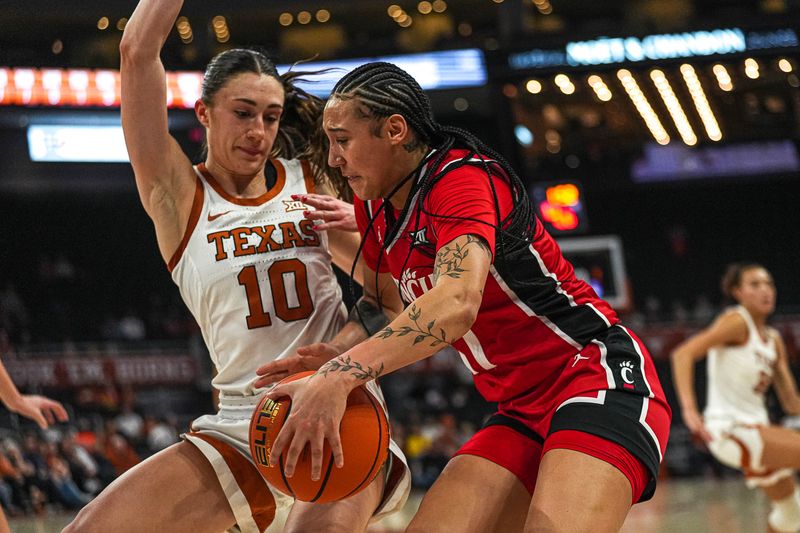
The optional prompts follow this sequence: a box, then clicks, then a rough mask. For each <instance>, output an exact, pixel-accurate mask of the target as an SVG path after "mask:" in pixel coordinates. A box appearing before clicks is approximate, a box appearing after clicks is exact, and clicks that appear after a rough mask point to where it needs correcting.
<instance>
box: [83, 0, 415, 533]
mask: <svg viewBox="0 0 800 533" xmlns="http://www.w3.org/2000/svg"><path fill="white" fill-rule="evenodd" d="M182 3H183V2H182V1H180V0H143V1H141V2H140V3H139V5H138V6H137V8H136V10H135V11H134V14H133V16H132V17H131V19H130V21H129V22H128V24H127V26H126V29H125V33H124V36H123V40H122V43H121V45H120V52H121V77H122V124H123V129H124V132H125V138H126V142H127V145H128V151H129V154H130V159H131V164H132V166H133V169H134V173H135V176H136V183H137V187H138V189H139V194H140V197H141V200H142V204H143V206H144V208H145V211H146V212H147V213H148V215H149V216H150V217H151V218H152V220H153V223H154V225H155V229H156V236H157V240H158V246H159V249H160V251H161V255H162V257H163V258H164V260H165V262H167V265H168V268H169V269H170V271H171V272H172V277H173V279H174V281H175V282H176V284H177V285H178V286H179V288H180V291H181V295H182V296H183V298H184V300H185V301H186V304H187V306H188V307H189V309H190V310H191V311H192V313H193V314H194V316H195V318H196V319H197V321H198V323H199V325H200V327H201V330H202V334H203V337H204V339H205V341H206V344H207V346H208V349H209V352H210V355H211V357H212V359H213V361H214V364H215V366H216V369H217V375H216V377H215V378H214V381H213V384H214V386H215V388H216V389H217V390H219V392H220V409H219V412H218V413H217V414H214V415H207V416H203V417H201V418H199V419H197V420H195V422H194V423H193V424H192V429H191V431H190V432H189V433H188V434H187V435H186V436H185V440H184V441H182V442H180V443H178V444H176V445H174V446H171V447H170V448H168V449H166V450H164V451H162V452H160V453H158V454H156V455H155V456H153V457H151V458H149V459H148V460H146V461H144V462H143V463H141V464H140V465H138V466H137V467H135V468H133V469H132V470H130V471H128V472H126V473H125V474H124V475H123V476H121V477H120V478H119V479H118V480H117V481H115V482H114V483H113V484H112V485H110V486H109V487H108V488H107V489H106V490H105V491H103V493H101V494H100V495H99V496H98V497H97V498H96V499H95V500H94V501H93V502H92V503H90V504H89V505H88V506H87V507H86V508H84V509H83V510H82V511H81V512H80V514H79V515H78V517H77V518H76V519H75V521H74V522H73V523H72V524H71V525H70V526H69V527H68V530H69V531H81V532H86V531H102V532H107V531H115V532H121V531H160V530H162V529H164V528H166V529H168V530H169V531H172V532H174V531H192V532H199V531H209V532H213V533H218V532H220V531H223V530H225V529H229V528H232V527H233V526H234V525H238V528H239V530H241V531H246V532H255V531H263V530H264V529H266V527H267V526H268V525H269V524H270V522H271V521H272V519H273V517H274V514H275V510H276V507H278V506H281V505H283V504H288V503H291V500H290V499H289V498H288V497H285V496H283V495H282V494H280V493H277V492H276V491H272V490H271V489H270V488H269V487H268V486H267V484H266V482H265V481H264V480H263V478H262V477H261V476H260V474H259V473H258V471H257V470H256V468H255V466H254V465H253V463H252V461H251V459H250V454H249V451H248V436H247V431H248V425H249V421H250V416H251V413H252V410H253V408H254V407H255V405H256V403H257V400H258V396H257V392H258V391H257V390H256V389H255V387H254V385H253V382H254V381H255V379H256V373H255V370H256V368H257V367H258V366H259V365H260V364H263V363H265V362H267V361H270V360H273V359H276V358H285V357H288V358H289V360H290V361H296V360H297V357H294V354H295V351H296V350H297V349H298V348H299V347H301V346H303V345H309V344H311V345H314V346H319V345H320V344H324V342H325V341H327V340H330V339H331V337H333V335H334V334H335V333H336V332H337V331H339V329H341V328H342V326H343V325H345V320H346V317H345V310H344V307H343V305H342V303H341V293H340V290H339V287H338V285H337V283H336V279H335V276H334V274H333V272H332V271H331V267H330V259H331V256H330V254H329V252H328V236H327V235H325V234H324V233H318V232H316V231H315V230H314V229H313V224H312V223H310V222H309V221H303V220H302V215H303V211H304V210H305V209H307V208H306V207H305V206H304V205H302V203H301V202H299V201H297V200H296V199H294V198H292V195H297V194H305V193H309V192H313V184H314V178H313V176H312V173H311V166H310V164H309V163H307V162H300V161H299V160H297V159H294V158H295V157H296V156H297V155H299V154H298V148H297V147H303V146H305V144H306V142H305V140H306V139H308V138H309V136H310V135H311V134H312V133H313V131H314V128H315V126H316V119H317V117H318V116H319V113H321V102H320V101H319V100H316V99H314V98H312V97H310V96H309V95H307V94H305V93H303V92H302V91H300V90H298V89H296V88H295V87H294V85H293V84H292V79H294V77H295V76H294V75H288V76H284V77H281V76H279V75H278V73H277V71H276V70H275V67H274V65H273V64H272V63H271V62H270V61H269V60H268V59H267V58H266V57H265V56H263V55H262V54H259V53H257V52H254V51H252V50H229V51H227V52H223V53H222V54H220V55H218V56H217V57H215V58H214V59H213V60H212V62H211V63H210V64H209V66H208V68H207V70H206V74H205V77H204V81H203V94H202V97H201V100H200V101H198V102H197V104H196V106H195V110H196V114H197V116H198V119H199V120H200V122H201V123H202V124H203V126H204V127H205V128H206V135H207V142H208V153H207V157H206V160H205V162H204V163H202V164H200V165H197V167H193V166H192V164H191V163H190V161H189V159H188V158H187V157H186V156H185V155H184V153H183V152H182V150H181V149H180V147H179V146H178V144H177V142H176V141H175V140H174V139H173V138H172V137H171V136H170V134H169V132H168V128H167V111H166V105H165V102H166V89H165V72H164V67H163V65H162V63H161V61H160V58H159V53H160V50H161V47H162V46H163V43H164V41H165V39H166V38H167V36H168V34H169V32H170V30H171V28H172V25H173V23H174V21H175V19H176V18H177V16H178V13H179V11H180V8H181V6H182ZM279 126H280V129H279ZM270 155H271V156H272V159H268V157H270ZM279 156H280V157H285V158H279ZM321 157H324V154H322V155H321ZM330 238H331V240H334V234H333V233H332V234H331V236H330ZM336 238H338V239H339V240H340V242H338V243H337V244H338V247H337V249H339V250H344V252H342V253H346V251H347V249H348V244H349V242H352V239H355V238H357V236H355V235H348V234H346V233H341V232H339V233H336ZM348 239H349V241H348ZM331 244H332V245H333V244H334V243H333V242H332V243H331ZM351 257H352V255H350V258H347V259H344V260H343V264H344V263H346V264H347V265H348V266H349V263H350V260H351ZM340 259H342V257H340ZM359 328H360V326H357V325H356V324H355V323H351V324H348V326H347V328H346V330H345V331H350V332H352V335H353V337H354V339H353V342H356V341H357V340H360V338H363V337H364V336H365V334H364V333H363V332H360V331H359ZM339 338H340V339H341V338H342V337H341V336H340V337H339ZM344 342H345V343H346V342H347V339H344ZM327 347H328V348H329V349H334V348H335V347H331V346H330V345H328V346H327ZM346 347H347V346H344V348H346ZM344 348H342V349H344ZM376 390H377V389H376ZM377 393H378V394H380V393H379V391H377ZM393 450H394V451H395V453H396V454H398V456H399V457H400V458H401V459H402V454H401V453H400V452H399V450H398V449H397V447H396V446H394V447H393ZM393 465H394V467H395V468H394V469H393V470H392V472H390V473H389V474H390V475H389V476H388V477H389V478H391V481H392V482H393V483H391V484H388V485H387V484H386V478H387V472H386V469H384V471H382V472H381V474H380V475H379V476H378V477H377V478H376V480H375V481H373V483H372V484H371V485H370V486H369V487H367V488H366V489H365V490H363V491H362V492H360V493H359V494H357V495H355V496H353V497H351V498H348V499H347V500H343V501H340V502H334V503H331V504H326V505H317V504H310V503H304V502H297V503H296V504H294V506H293V507H292V510H291V512H290V513H289V516H288V519H287V525H286V530H292V531H326V532H330V531H347V532H352V531H363V530H364V529H365V528H366V526H367V523H368V521H369V520H370V519H371V518H372V517H373V516H378V515H380V514H383V513H387V512H390V511H392V510H394V509H395V508H397V507H399V506H401V505H402V504H403V503H404V501H405V497H406V495H407V492H408V488H409V476H408V471H407V467H405V464H404V462H403V461H394V462H393Z"/></svg>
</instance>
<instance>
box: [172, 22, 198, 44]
mask: <svg viewBox="0 0 800 533" xmlns="http://www.w3.org/2000/svg"><path fill="white" fill-rule="evenodd" d="M175 28H177V30H178V35H180V37H181V41H183V44H189V43H191V42H192V39H194V35H193V34H192V25H191V24H189V19H188V18H186V17H178V20H176V21H175Z"/></svg>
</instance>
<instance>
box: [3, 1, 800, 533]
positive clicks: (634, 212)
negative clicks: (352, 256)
mask: <svg viewBox="0 0 800 533" xmlns="http://www.w3.org/2000/svg"><path fill="white" fill-rule="evenodd" d="M134 7H135V2H133V1H127V0H125V1H123V0H105V1H103V2H99V1H96V0H86V1H81V2H55V3H54V2H51V1H48V2H45V1H43V0H28V1H24V2H23V1H0V147H2V156H0V221H2V223H1V224H2V232H0V356H2V362H3V364H4V365H5V366H6V368H7V369H8V371H9V373H10V375H11V376H12V378H13V379H14V381H15V382H16V384H17V385H18V387H19V388H20V389H21V390H22V391H23V392H28V393H37V394H44V395H47V396H50V397H53V398H55V399H58V400H59V401H61V402H63V403H64V405H65V406H66V407H67V408H68V411H69V414H70V421H69V423H65V424H57V425H55V426H53V427H52V428H50V429H48V430H46V431H40V430H39V429H38V428H37V427H36V426H35V425H34V424H33V423H32V422H30V421H28V420H27V419H22V418H20V417H18V416H17V415H15V414H13V413H11V412H9V411H7V410H5V409H2V408H0V476H1V479H0V504H2V506H3V508H4V509H5V511H6V515H7V516H8V517H9V521H10V524H11V527H12V530H14V531H19V532H29V531H30V532H34V531H36V532H40V531H45V532H49V531H60V530H61V528H62V527H63V526H64V525H66V524H67V523H68V522H69V521H70V520H71V518H72V517H73V516H74V515H75V513H76V512H77V511H78V510H79V509H80V508H81V507H82V506H83V505H85V504H86V503H87V502H88V501H90V500H91V499H92V498H93V497H94V496H95V495H96V494H97V493H98V492H99V491H101V490H102V489H103V487H105V486H106V485H107V484H109V483H110V482H111V481H113V479H115V478H116V477H117V476H119V475H120V474H122V473H123V472H125V471H126V470H127V469H129V468H131V467H132V466H133V465H135V464H136V463H138V462H139V461H141V460H143V459H144V458H146V457H148V456H149V455H151V454H153V453H155V452H156V451H158V450H160V449H163V448H164V447H166V446H169V445H170V444H172V443H174V442H177V440H178V438H179V437H178V435H179V434H180V433H182V432H184V431H186V430H187V429H188V424H189V422H190V421H191V420H192V419H194V418H196V417H197V416H199V415H200V414H203V413H207V412H212V410H213V409H214V403H213V401H214V400H213V397H212V390H211V386H210V380H211V375H212V368H211V363H210V360H209V359H208V355H207V354H206V353H205V351H204V350H205V348H204V343H203V341H202V338H201V337H200V334H199V330H198V328H197V326H196V324H195V322H194V320H193V318H192V317H191V315H190V314H189V313H188V311H187V310H186V308H185V307H184V305H183V302H182V301H181V299H180V295H179V293H178V290H177V288H176V287H175V286H174V284H173V283H172V281H171V279H170V276H169V274H168V272H167V270H166V268H165V265H164V264H163V262H162V260H161V258H160V256H159V254H158V249H157V246H156V241H155V235H154V231H153V226H152V224H151V222H150V220H149V219H148V218H147V216H146V214H145V212H144V210H143V209H142V207H141V204H140V201H139V197H138V195H137V192H136V188H135V184H134V179H133V173H132V170H131V167H130V165H129V163H128V162H127V152H126V150H125V146H124V142H123V138H122V132H121V127H120V119H119V72H118V69H119V48H118V47H119V41H120V38H121V35H122V31H121V30H122V29H123V28H124V26H125V24H126V21H127V17H129V16H130V14H131V12H132V11H133V9H134ZM798 32H800V1H798V0H642V1H634V0H629V1H624V0H607V1H603V2H588V1H585V0H533V1H531V0H448V1H445V0H435V1H433V2H428V1H422V2H417V1H407V0H404V1H399V0H396V1H395V3H392V2H390V1H388V0H386V1H384V0H337V1H332V0H273V1H270V2H255V1H250V0H236V1H230V2H209V1H202V2H201V1H187V2H186V3H185V5H184V8H183V11H182V18H181V19H179V20H178V22H177V24H176V26H175V28H174V31H173V32H172V34H171V35H170V37H169V39H168V40H167V43H166V45H165V48H164V51H163V53H162V59H163V62H164V64H165V66H166V68H167V70H168V89H169V95H168V96H169V105H170V128H171V131H172V133H173V134H174V136H175V137H176V138H177V139H178V141H179V143H180V144H181V145H182V146H183V148H184V149H185V151H186V152H187V153H188V154H190V156H191V157H193V158H194V161H195V162H198V161H200V157H201V151H202V143H203V136H204V132H203V130H202V128H201V127H200V126H199V124H198V123H197V121H196V119H195V117H194V111H193V105H194V102H195V100H196V99H197V97H198V95H199V83H200V79H201V75H202V69H203V67H204V66H205V64H206V63H207V62H208V60H209V59H210V58H211V57H212V56H213V55H214V54H216V53H218V52H220V51H222V50H224V49H227V48H230V47H237V46H251V45H256V46H260V47H262V48H263V49H264V50H265V51H266V52H268V53H269V54H270V55H271V56H272V57H274V58H275V59H276V62H277V63H278V64H279V70H281V71H284V70H286V69H287V68H289V67H290V66H291V65H292V64H293V63H295V62H298V61H307V62H306V63H304V64H303V65H302V68H303V69H306V70H312V69H317V68H326V67H335V68H337V69H339V70H334V71H332V72H331V73H330V74H329V75H328V76H327V78H325V79H324V80H322V81H321V82H320V83H317V84H314V85H310V86H308V88H309V89H310V90H312V91H314V92H316V93H318V94H320V95H322V96H325V95H326V94H327V91H329V90H330V88H331V86H332V83H333V82H335V81H336V80H337V79H338V77H340V76H341V75H342V74H343V73H344V72H345V71H346V70H349V69H352V68H354V67H355V66H357V65H358V64H360V63H363V62H365V61H369V60H375V59H377V58H388V59H387V60H389V61H393V62H396V63H398V64H399V65H401V66H402V67H403V68H405V69H406V70H408V71H409V72H410V73H411V74H412V75H414V76H415V77H416V78H417V79H418V80H419V81H420V83H421V85H422V86H423V88H424V89H426V90H427V91H429V96H430V98H431V100H432V102H433V104H434V111H435V113H436V115H437V118H438V119H439V120H440V121H441V122H443V123H450V124H454V125H457V126H461V127H464V128H467V129H469V130H470V131H472V132H474V133H475V134H476V135H477V136H478V137H480V138H481V139H482V140H484V141H486V142H487V143H488V144H489V145H491V146H494V147H496V148H498V149H499V150H500V151H501V152H502V153H503V154H504V155H505V156H506V158H508V159H509V161H511V162H512V164H513V165H514V166H515V168H516V169H517V170H518V173H519V174H520V175H521V176H522V177H523V179H524V180H525V181H526V183H527V185H528V187H529V191H530V194H531V197H532V198H533V199H534V202H535V204H536V208H537V213H538V215H539V216H540V218H541V219H542V220H543V221H544V223H545V224H546V225H547V227H548V229H550V231H551V232H552V233H553V234H554V235H555V236H556V237H557V240H558V241H559V244H560V245H561V246H562V249H563V250H564V253H565V255H566V256H567V257H568V258H569V259H570V260H571V261H572V262H573V264H574V265H575V267H576V271H577V273H578V275H579V276H581V277H583V278H584V279H586V280H588V281H589V282H590V283H591V284H592V285H593V286H594V287H595V288H596V290H597V291H598V293H600V294H601V296H603V297H605V298H607V299H608V300H609V301H610V302H611V303H612V304H613V305H614V306H615V308H616V309H617V311H618V312H619V313H620V314H621V316H622V318H623V321H624V322H625V323H626V324H627V325H629V326H630V327H631V328H632V329H634V330H636V331H637V332H638V333H639V335H640V336H641V337H642V339H643V340H644V342H645V343H646V344H647V345H648V347H649V349H650V351H651V352H652V354H653V356H654V357H655V359H656V362H657V365H658V367H659V373H660V376H661V380H662V383H663V385H664V387H665V389H666V393H667V396H668V399H669V400H670V402H671V403H672V407H673V413H674V418H673V425H672V429H671V435H670V441H669V445H668V449H667V454H666V456H665V459H664V463H663V465H662V471H661V476H660V477H661V479H660V482H659V490H658V492H657V494H656V497H655V499H654V500H653V501H651V502H648V503H646V504H643V505H638V506H635V507H634V509H633V510H632V511H631V513H630V515H629V518H628V521H627V522H626V524H625V527H624V528H623V531H628V532H639V531H646V532H651V531H652V532H673V531H692V532H704V531H708V532H717V531H719V532H722V531H724V532H726V533H733V532H739V531H741V532H750V531H761V530H763V529H764V528H765V524H766V516H767V514H768V513H769V505H768V502H767V500H766V498H765V497H764V496H763V495H762V494H761V493H760V492H758V491H751V490H748V489H746V488H745V486H744V483H743V482H742V479H741V475H740V474H739V473H738V472H736V471H733V470H730V469H728V468H726V467H724V466H721V465H720V464H719V463H717V462H716V461H715V460H714V459H713V458H712V457H711V456H710V455H709V454H708V452H707V451H706V450H704V448H703V447H702V446H701V445H699V444H698V443H696V442H694V441H693V440H692V438H691V436H690V434H689V432H688V430H687V429H686V428H685V426H684V425H683V423H682V420H681V412H680V408H679V406H678V405H677V403H676V402H675V394H674V389H673V385H672V378H671V373H670V362H669V354H670V352H671V349H672V348H673V347H675V346H676V345H677V344H678V343H679V342H680V341H682V340H683V339H685V338H686V337H687V335H689V334H691V333H693V332H695V331H697V330H698V329H699V328H701V327H704V326H706V325H708V324H709V322H710V321H711V320H712V319H713V317H714V316H715V315H716V314H717V313H718V312H719V311H720V310H721V309H722V308H723V307H724V306H725V305H727V303H726V302H724V301H723V299H722V295H721V293H720V289H719V279H720V277H721V275H722V273H723V270H724V268H725V266H726V265H727V264H728V263H731V262H734V261H752V262H757V263H761V264H763V265H764V266H765V267H766V268H767V269H769V270H770V272H771V273H772V275H773V276H774V279H775V284H776V287H777V292H778V304H777V310H776V313H775V314H774V315H773V317H772V319H771V325H773V326H774V327H776V328H777V329H778V330H779V331H780V332H781V333H782V335H783V337H784V340H785V342H786V345H787V349H788V353H789V358H790V363H791V366H792V369H793V371H794V372H795V374H796V375H797V370H798V369H800V361H798V349H799V348H800V283H799V282H798V279H797V276H798V272H799V271H800V205H798V203H799V202H800V155H798V141H799V140H800V91H799V90H798V87H800V77H799V76H800V74H798V69H799V68H800V57H799V56H798V54H799V53H800V40H799V39H800V38H799V37H798ZM340 280H341V282H342V283H343V284H344V286H345V291H344V293H345V295H347V294H348V291H347V289H346V276H345V275H344V274H341V276H340ZM346 303H347V304H348V305H350V304H352V301H349V300H348V301H347V302H346ZM704 372H705V366H704V365H703V364H699V365H698V366H697V375H698V379H697V382H698V398H700V399H701V402H702V399H703V398H704V387H703V386H702V382H703V380H702V379H701V378H702V377H703V376H704ZM382 385H383V388H384V392H385V394H386V396H387V401H388V403H389V408H390V412H391V414H392V424H393V429H394V432H395V439H396V440H397V441H398V443H400V444H401V445H402V446H403V448H404V450H405V453H406V455H407V457H408V459H409V461H410V464H411V467H412V472H413V476H414V490H413V493H412V497H411V499H410V500H409V503H408V504H407V507H406V509H405V510H404V512H403V513H402V514H401V515H398V516H394V517H390V518H389V519H386V520H384V521H383V522H380V523H378V524H375V525H374V526H372V527H371V529H370V531H402V530H403V528H404V527H405V524H406V523H407V521H408V520H409V518H410V516H412V515H413V513H414V510H415V509H416V506H417V505H418V503H419V499H420V497H421V496H422V495H423V494H424V492H425V490H426V489H427V488H428V487H429V486H430V485H431V483H432V482H433V480H434V479H435V478H436V476H437V475H438V473H439V472H440V471H441V468H442V467H443V466H444V464H445V463H446V462H447V460H448V458H449V457H450V456H451V454H452V453H453V452H454V451H455V450H456V449H458V447H459V446H460V445H461V443H463V442H464V441H465V440H466V439H467V438H468V437H469V436H470V435H471V434H472V433H473V432H474V431H475V430H476V429H477V428H478V427H480V425H481V423H482V422H483V421H484V419H485V417H486V416H487V415H488V414H490V413H491V412H492V406H491V405H487V404H486V403H485V402H484V401H483V400H482V399H481V398H480V397H479V396H478V394H477V393H476V392H475V390H474V388H473V386H472V384H471V376H470V374H469V371H468V370H467V369H466V368H465V367H464V366H463V365H462V363H461V361H460V358H459V357H458V355H457V354H456V353H455V352H449V351H447V350H445V351H443V352H441V353H439V354H437V355H436V356H435V357H433V358H431V359H429V360H426V361H423V362H422V363H418V364H416V365H414V366H411V367H409V368H407V369H404V370H402V371H399V372H397V373H395V374H392V375H389V376H387V377H386V378H385V379H383V380H382ZM770 409H771V412H772V415H773V416H774V421H775V422H776V423H780V422H781V421H786V420H785V417H784V414H783V413H782V412H781V410H780V407H779V405H778V403H777V401H776V399H775V397H774V395H773V396H771V399H770ZM791 422H792V420H789V421H788V423H791ZM170 530H171V529H170V525H169V524H164V528H163V531H165V532H168V531H170ZM279 530H280V524H278V523H276V524H274V525H273V526H271V528H270V529H269V530H268V531H279Z"/></svg>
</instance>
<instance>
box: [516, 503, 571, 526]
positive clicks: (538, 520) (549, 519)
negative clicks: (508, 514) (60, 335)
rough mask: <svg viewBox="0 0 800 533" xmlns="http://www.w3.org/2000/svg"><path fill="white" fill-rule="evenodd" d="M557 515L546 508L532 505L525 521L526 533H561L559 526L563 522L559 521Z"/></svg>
mask: <svg viewBox="0 0 800 533" xmlns="http://www.w3.org/2000/svg"><path fill="white" fill-rule="evenodd" d="M556 515H557V513H554V512H551V511H550V510H548V509H547V508H546V507H545V506H542V505H541V504H537V503H536V502H534V503H532V504H531V506H530V508H529V509H528V517H527V518H526V520H525V533H554V532H556V531H561V529H559V527H558V524H559V523H560V522H562V521H563V520H557V516H556Z"/></svg>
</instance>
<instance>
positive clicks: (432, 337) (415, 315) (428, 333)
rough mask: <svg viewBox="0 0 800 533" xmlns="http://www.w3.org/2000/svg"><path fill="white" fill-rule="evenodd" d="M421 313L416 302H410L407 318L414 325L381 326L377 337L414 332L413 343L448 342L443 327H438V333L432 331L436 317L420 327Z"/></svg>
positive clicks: (403, 335)
mask: <svg viewBox="0 0 800 533" xmlns="http://www.w3.org/2000/svg"><path fill="white" fill-rule="evenodd" d="M421 314H422V312H421V311H420V310H418V309H417V305H416V304H411V310H410V311H409V312H408V318H410V319H411V320H412V321H413V322H414V326H416V327H411V326H402V327H400V328H397V329H394V328H392V327H391V326H386V327H385V328H383V329H382V330H381V331H380V333H378V334H377V338H379V339H388V338H389V337H392V336H395V337H405V336H406V335H408V334H410V333H415V334H416V335H415V336H414V343H413V344H414V345H417V344H419V343H420V342H423V341H431V344H430V345H431V346H438V345H439V344H442V343H444V344H449V342H448V341H447V335H446V334H445V332H444V329H442V328H439V332H438V333H439V334H438V335H437V333H436V332H434V329H435V328H436V319H435V318H434V319H433V320H431V321H430V322H428V324H427V325H425V327H422V326H421V325H420V323H419V317H420V315H421Z"/></svg>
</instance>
